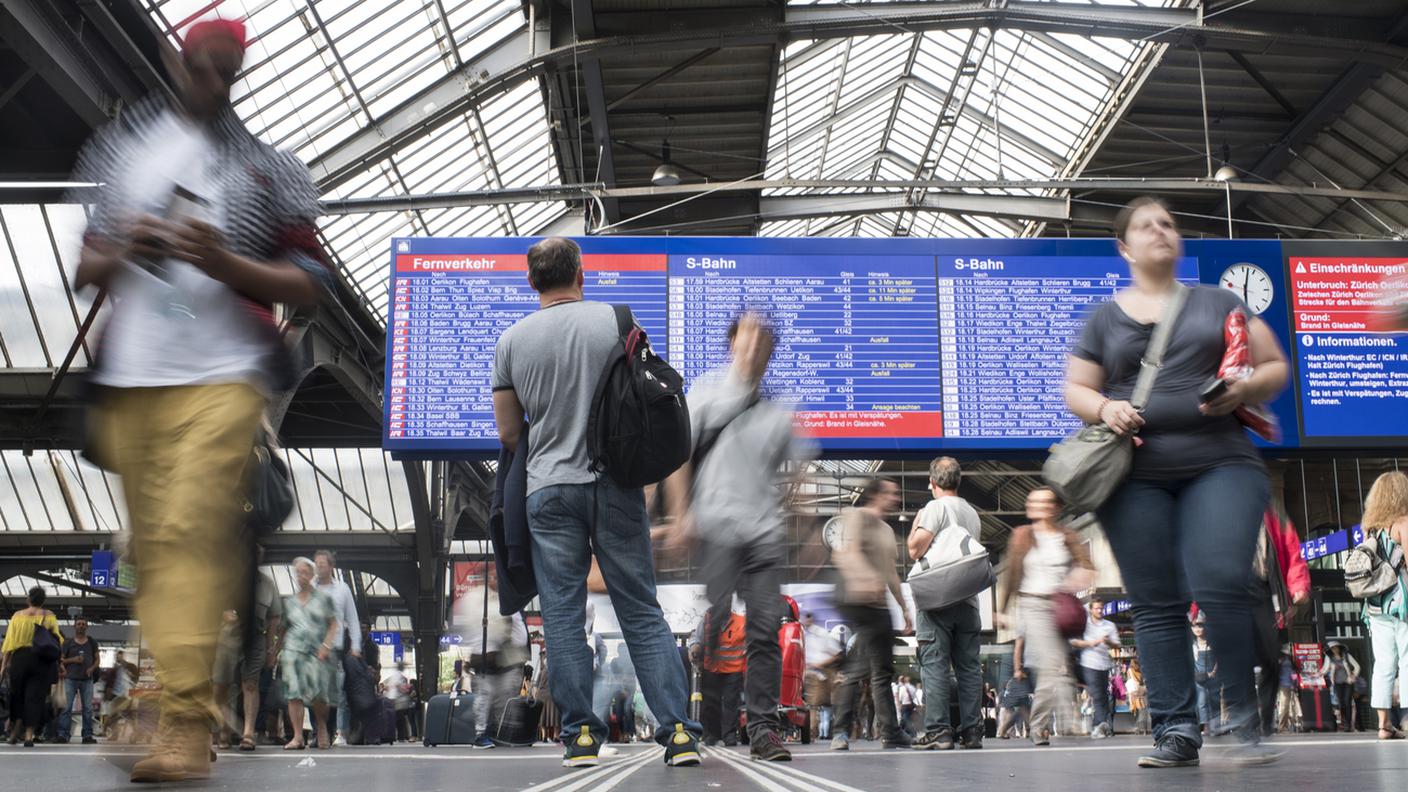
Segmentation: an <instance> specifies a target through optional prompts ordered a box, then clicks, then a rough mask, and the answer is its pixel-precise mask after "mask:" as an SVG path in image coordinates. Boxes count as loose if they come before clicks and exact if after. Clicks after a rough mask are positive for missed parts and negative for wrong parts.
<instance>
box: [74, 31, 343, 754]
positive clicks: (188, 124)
mask: <svg viewBox="0 0 1408 792" xmlns="http://www.w3.org/2000/svg"><path fill="white" fill-rule="evenodd" d="M244 52H245V29H244V25H243V24H241V23H239V22H234V21H231V20H206V21H202V22H197V23H196V24H194V25H192V26H191V27H190V28H188V29H187V30H185V31H184V35H183V37H182V52H181V56H180V57H179V58H170V59H168V62H167V64H166V65H167V68H168V72H169V75H170V77H171V82H172V84H173V85H174V86H175V87H176V95H177V98H176V99H175V100H174V101H173V100H171V99H169V98H168V94H167V93H166V92H164V91H163V92H156V93H154V94H153V95H152V96H150V97H148V98H147V99H144V100H142V101H140V102H138V103H135V104H133V105H131V106H128V107H126V108H124V110H123V113H122V115H121V116H120V118H118V119H117V120H115V121H113V122H112V123H111V124H109V125H108V126H106V127H104V128H103V129H102V130H100V131H99V132H98V134H97V135H95V136H94V138H93V140H92V141H90V142H89V144H88V145H87V146H86V147H85V148H84V150H83V152H82V153H81V154H80V157H79V165H78V168H77V170H76V172H75V176H74V180H75V181H77V182H82V183H88V184H96V185H99V186H98V187H96V188H93V190H92V191H91V193H84V194H83V195H80V196H79V197H78V200H82V201H83V202H85V203H89V204H91V205H92V210H91V212H90V215H89V223H88V228H87V230H86V232H85V234H84V237H83V249H82V252H81V254H80V256H79V264H78V270H77V274H76V275H75V278H74V284H75V286H76V287H77V288H83V287H85V286H87V285H89V284H94V285H97V286H99V287H103V288H106V289H108V291H109V293H111V295H112V296H113V297H114V298H115V299H114V300H113V301H112V305H113V310H112V314H111V318H110V319H109V321H108V323H107V326H106V328H105V330H104V332H103V343H102V352H101V354H100V355H98V357H97V359H96V361H95V364H94V369H93V371H92V372H91V374H90V377H89V379H90V382H91V383H92V384H93V385H95V386H97V391H98V393H97V395H96V397H95V401H94V410H93V414H92V429H93V431H92V433H91V439H92V442H91V443H90V446H89V448H88V453H89V456H90V458H92V459H93V460H94V461H96V462H98V463H99V464H100V465H102V466H104V467H107V468H109V469H112V470H115V471H116V472H118V473H119V474H120V475H121V477H122V485H123V488H124V492H125V494H126V503H127V509H128V516H129V524H130V525H131V527H132V542H133V550H134V551H135V552H134V554H135V558H136V564H137V580H138V588H137V599H136V611H137V616H138V618H139V619H140V621H141V623H142V635H143V639H144V640H145V641H146V642H147V644H148V645H149V646H150V647H151V651H152V653H153V654H154V655H155V656H156V658H157V659H158V667H159V668H160V671H159V677H160V681H161V698H160V702H161V718H160V725H159V727H158V729H157V732H156V735H155V738H154V740H153V744H152V752H151V754H150V755H149V756H148V757H147V758H146V759H143V760H142V761H139V762H137V763H136V764H135V765H134V766H133V769H132V780H133V781H146V782H154V781H182V780H186V779H190V778H203V777H206V776H208V775H209V773H210V761H209V757H210V751H209V734H210V727H211V725H212V723H213V720H214V711H213V709H212V706H211V705H212V695H211V679H210V671H211V667H212V664H213V663H214V659H215V646H216V641H217V637H218V634H219V630H220V614H221V612H223V611H224V610H227V609H229V608H236V607H240V603H238V602H237V600H238V599H240V595H239V593H238V592H239V590H240V588H241V586H240V582H241V581H243V580H244V579H245V574H246V570H247V569H248V565H249V564H250V563H251V559H249V558H247V557H244V554H242V553H240V552H239V547H238V544H239V543H238V542H237V536H236V528H237V499H238V497H239V495H240V486H241V479H242V477H243V476H244V473H245V470H246V467H247V464H248V462H249V460H250V458H251V456H252V447H253V445H254V442H255V439H256V434H257V432H258V430H259V422H260V417H261V415H262V413H263V411H264V408H265V402H266V398H267V396H268V394H269V393H271V392H273V391H276V390H280V389H283V388H286V387H289V386H290V385H292V383H293V378H294V373H293V364H292V358H291V357H290V356H289V354H288V351H287V349H286V348H285V347H284V345H283V341H282V337H281V335H280V333H279V332H278V328H277V326H276V324H275V322H274V318H273V310H272V309H273V305H274V304H275V303H290V304H311V303H314V302H316V301H317V300H318V299H319V297H320V295H322V294H324V293H325V292H326V290H327V289H328V288H330V287H331V285H332V283H333V280H332V279H333V276H332V273H331V271H330V270H329V269H328V268H327V266H326V265H325V263H324V259H323V255H322V253H321V251H320V250H319V247H318V242H317V237H316V227H315V225H314V220H315V218H316V217H317V216H318V214H319V212H320V209H319V205H318V193H317V191H316V189H315V188H314V187H313V183H312V180H311V179H310V178H309V177H308V172H307V169H306V168H305V167H304V166H303V165H302V164H301V163H299V162H298V161H297V159H296V158H294V157H293V156H292V155H291V154H284V153H279V152H276V151H275V150H274V149H272V148H271V147H269V146H268V145H265V144H264V143H261V142H259V141H258V140H256V139H255V138H254V136H253V135H251V134H250V132H249V131H248V130H247V129H246V128H245V127H244V125H243V123H242V122H241V121H240V120H239V117H238V116H237V115H236V113H235V111H234V109H233V108H232V107H231V106H230V89H231V86H232V85H234V83H235V81H236V80H237V79H238V77H239V75H240V68H241V66H242V63H243V60H244Z"/></svg>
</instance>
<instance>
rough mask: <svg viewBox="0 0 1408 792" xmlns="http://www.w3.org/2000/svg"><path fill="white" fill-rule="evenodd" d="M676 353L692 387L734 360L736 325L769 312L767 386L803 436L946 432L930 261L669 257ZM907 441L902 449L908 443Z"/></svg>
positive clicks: (896, 437)
mask: <svg viewBox="0 0 1408 792" xmlns="http://www.w3.org/2000/svg"><path fill="white" fill-rule="evenodd" d="M669 264H670V266H669V303H670V308H671V312H670V328H669V332H670V343H669V347H668V354H667V357H668V358H669V360H670V362H671V364H672V365H674V366H675V367H676V368H677V369H678V370H679V371H680V373H681V374H683V375H684V378H685V381H686V382H689V381H693V380H696V379H697V378H699V376H700V375H702V374H704V373H705V372H707V371H709V370H711V369H713V368H716V367H719V366H722V365H725V364H726V363H727V361H728V346H727V333H728V327H729V325H730V323H732V321H733V320H734V318H735V317H736V316H737V314H738V312H739V311H741V310H743V309H744V308H749V309H753V310H757V311H760V312H762V313H764V314H766V315H767V317H768V319H769V321H770V323H771V325H772V327H773V329H774V330H775V331H776V333H777V346H776V349H775V351H774V353H773V359H772V365H771V366H770V368H769V370H768V376H767V379H766V381H765V382H764V383H763V387H764V388H765V389H766V390H767V391H768V392H769V394H770V395H771V396H772V397H773V398H775V399H777V400H778V401H781V402H790V403H792V404H793V405H795V407H796V409H797V413H796V420H797V425H798V428H799V430H801V431H804V432H806V433H808V434H810V435H812V436H814V437H818V438H825V439H835V440H841V441H845V440H847V439H855V440H857V441H859V440H860V439H864V440H866V441H868V443H869V445H870V446H871V447H874V444H875V441H877V440H878V441H881V442H885V441H903V440H906V439H913V440H922V439H929V440H932V439H933V438H937V437H939V436H941V433H942V428H943V420H942V411H941V404H940V395H939V360H938V336H937V333H938V316H937V303H936V301H935V289H934V259H933V257H932V256H904V255H896V256H873V257H863V256H827V255H808V256H798V255H735V254H721V255H711V254H707V253H690V254H672V255H670V261H669ZM899 445H901V446H902V445H903V442H900V443H899Z"/></svg>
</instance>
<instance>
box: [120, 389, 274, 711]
mask: <svg viewBox="0 0 1408 792" xmlns="http://www.w3.org/2000/svg"><path fill="white" fill-rule="evenodd" d="M95 410H96V413H95V415H94V420H93V429H94V432H95V437H94V439H95V441H96V442H97V443H98V444H99V446H100V452H101V453H102V455H103V457H104V458H105V459H106V460H107V461H109V462H110V463H111V464H112V465H113V466H114V467H115V468H116V470H117V472H118V474H119V475H121V477H122V491H123V495H124V497H125V498H126V501H127V515H128V524H129V526H130V528H131V531H132V545H131V548H132V551H133V552H134V554H135V556H136V567H137V601H136V606H137V618H138V620H139V621H140V623H141V627H142V635H143V637H144V638H145V639H146V642H147V645H148V646H149V647H150V648H151V651H152V656H153V657H154V658H155V659H156V662H157V681H158V682H160V683H161V687H162V693H161V709H162V718H163V720H166V719H169V718H172V717H176V718H182V717H192V716H197V717H205V718H211V717H214V709H213V701H212V691H211V682H210V669H211V667H212V665H213V664H214V661H215V645H216V639H217V638H218V637H219V632H220V614H221V612H222V611H224V610H225V609H227V608H231V607H234V606H235V604H236V601H235V600H236V597H237V596H238V592H237V591H236V587H237V584H238V581H240V580H242V579H243V577H244V576H245V573H246V570H245V566H246V564H247V563H248V561H247V559H245V558H244V557H243V554H241V553H240V552H238V546H237V544H238V543H237V528H238V521H237V509H238V499H237V497H238V494H239V490H240V487H241V479H242V477H243V475H244V469H245V465H246V464H247V463H248V461H249V458H250V453H251V450H252V448H253V445H254V437H255V432H256V429H257V428H258V425H259V419H260V416H261V415H262V413H263V410H264V397H263V396H261V395H260V393H259V392H258V391H256V390H255V389H254V388H252V387H250V386H249V385H245V384H238V383H236V384H226V385H189V386H179V387H160V388H114V389H110V390H108V391H107V392H106V393H105V394H104V396H103V398H102V399H101V400H100V402H99V404H98V405H97V407H96V408H95Z"/></svg>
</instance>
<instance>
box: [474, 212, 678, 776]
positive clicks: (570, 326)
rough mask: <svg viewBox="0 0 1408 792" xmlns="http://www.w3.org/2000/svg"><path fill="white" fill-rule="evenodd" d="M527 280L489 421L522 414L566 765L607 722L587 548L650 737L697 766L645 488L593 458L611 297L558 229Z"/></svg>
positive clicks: (519, 424) (668, 753)
mask: <svg viewBox="0 0 1408 792" xmlns="http://www.w3.org/2000/svg"><path fill="white" fill-rule="evenodd" d="M528 283H529V285H531V286H532V287H533V289H534V290H535V291H537V292H538V298H539V299H538V305H539V309H538V310H537V311H535V312H534V313H532V314H529V315H528V316H526V317H524V318H523V319H520V320H519V321H518V322H517V323H516V324H514V325H513V327H510V328H509V329H508V330H506V331H505V332H504V334H503V335H502V336H500V337H499V341H498V345H497V346H496V347H495V348H494V371H493V376H492V387H493V391H494V422H495V425H496V426H497V428H498V434H499V441H500V442H501V443H502V444H503V445H504V447H506V448H517V447H518V441H519V437H520V435H521V434H522V432H523V427H524V421H525V418H526V417H527V416H531V417H532V420H533V424H532V431H531V432H529V434H528V462H527V467H528V503H527V509H528V527H529V533H530V534H531V537H532V542H533V550H532V552H533V574H534V577H535V578H536V579H537V583H538V598H539V603H540V606H541V608H542V614H543V632H544V634H545V635H546V637H547V643H548V648H549V649H550V650H551V651H552V655H553V664H552V682H551V684H552V691H553V698H554V699H556V701H557V704H558V706H559V707H560V708H561V710H562V725H563V730H564V731H565V732H567V734H566V735H565V736H566V737H567V739H568V740H569V742H568V744H567V745H566V746H565V747H564V751H563V764H564V765H566V766H568V767H591V766H595V765H597V764H598V763H599V762H600V747H601V745H602V743H603V742H605V740H606V736H607V733H608V726H607V724H606V723H605V722H603V721H602V720H601V718H600V717H599V716H598V715H597V714H596V713H594V712H593V707H592V705H593V700H592V677H593V674H592V658H591V652H590V649H589V647H588V646H587V644H586V643H585V642H584V641H583V640H582V636H583V635H584V634H585V624H584V620H585V613H586V609H585V607H584V606H585V605H586V599H587V574H588V572H589V570H590V569H591V561H592V558H593V556H595V558H596V560H597V561H598V562H599V563H600V565H601V574H602V577H603V580H604V582H605V583H606V585H607V588H608V589H609V590H610V593H611V605H612V607H613V608H614V609H615V611H616V616H617V618H618V620H619V622H620V625H621V632H622V633H623V634H624V636H625V639H626V643H627V644H628V645H629V646H630V648H631V657H632V659H633V660H634V662H635V666H636V671H637V673H638V674H639V676H640V684H641V688H642V689H643V690H644V691H645V700H646V701H647V702H649V704H650V709H651V711H652V712H654V713H655V715H656V717H657V718H658V719H659V720H660V729H659V731H657V732H656V734H655V739H656V741H658V742H660V743H661V744H663V745H665V763H666V764H667V765H669V766H671V767H675V766H682V765H697V764H699V763H700V757H699V746H698V739H699V724H698V723H696V722H694V721H691V720H689V717H688V715H687V714H686V709H687V707H688V701H687V699H688V697H689V691H688V683H687V681H686V679H685V675H684V668H683V666H681V665H680V662H679V658H678V655H677V654H676V650H675V640H674V636H673V635H672V634H671V632H670V625H669V624H668V623H667V622H666V621H665V614H664V611H662V610H661V609H660V602H659V599H658V597H657V594H656V590H655V565H654V556H653V553H654V551H653V548H652V546H651V543H650V524H649V520H648V518H647V515H646V506H645V494H644V492H643V491H642V490H640V489H624V488H622V487H620V486H619V485H617V484H616V483H615V481H613V480H612V479H611V477H610V476H605V477H603V476H600V475H599V474H598V473H597V472H595V471H593V470H592V469H591V463H590V461H589V460H588V455H587V423H588V419H589V418H590V413H591V410H592V398H593V396H594V394H595V391H596V383H597V381H598V380H599V379H600V378H601V375H602V371H603V370H604V369H605V368H606V364H607V363H608V361H609V360H611V359H612V355H613V350H615V349H616V348H617V345H618V344H619V343H620V332H619V330H618V326H617V322H616V316H615V312H614V310H613V309H612V307H611V306H609V305H607V304H605V303H600V302H594V301H588V300H586V299H584V297H585V295H584V294H583V290H582V284H583V276H582V251H581V248H579V247H578V246H577V243H575V242H573V241H572V240H570V239H566V238H564V237H549V238H547V239H544V240H542V241H540V242H538V243H536V244H534V245H533V246H532V247H531V248H529V249H528Z"/></svg>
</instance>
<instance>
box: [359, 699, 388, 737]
mask: <svg viewBox="0 0 1408 792" xmlns="http://www.w3.org/2000/svg"><path fill="white" fill-rule="evenodd" d="M377 701H378V706H377V708H376V709H375V710H374V711H373V712H372V713H370V714H368V715H367V716H366V717H365V718H363V719H362V740H361V742H362V745H382V744H387V743H394V742H396V705H395V704H393V703H391V699H385V698H379V699H377Z"/></svg>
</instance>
